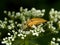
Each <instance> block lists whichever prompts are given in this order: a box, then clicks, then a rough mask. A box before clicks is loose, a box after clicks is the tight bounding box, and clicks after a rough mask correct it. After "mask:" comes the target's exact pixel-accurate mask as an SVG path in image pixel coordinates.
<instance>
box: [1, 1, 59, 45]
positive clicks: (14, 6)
mask: <svg viewBox="0 0 60 45" xmlns="http://www.w3.org/2000/svg"><path fill="white" fill-rule="evenodd" d="M21 6H22V7H23V8H28V9H29V10H30V9H31V8H32V7H34V8H36V9H45V10H46V15H48V12H49V11H50V9H51V8H54V9H55V10H60V0H0V19H2V18H1V17H4V16H3V11H4V10H7V11H16V12H18V11H19V8H20V7H21ZM0 45H1V44H0Z"/></svg>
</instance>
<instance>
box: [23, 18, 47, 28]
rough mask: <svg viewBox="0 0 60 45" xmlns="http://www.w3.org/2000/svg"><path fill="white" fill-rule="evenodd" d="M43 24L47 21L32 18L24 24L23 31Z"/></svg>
mask: <svg viewBox="0 0 60 45" xmlns="http://www.w3.org/2000/svg"><path fill="white" fill-rule="evenodd" d="M45 22H47V20H45V19H43V18H32V19H30V20H28V21H27V22H26V24H25V25H24V29H26V28H27V27H32V26H33V25H39V24H41V23H45Z"/></svg>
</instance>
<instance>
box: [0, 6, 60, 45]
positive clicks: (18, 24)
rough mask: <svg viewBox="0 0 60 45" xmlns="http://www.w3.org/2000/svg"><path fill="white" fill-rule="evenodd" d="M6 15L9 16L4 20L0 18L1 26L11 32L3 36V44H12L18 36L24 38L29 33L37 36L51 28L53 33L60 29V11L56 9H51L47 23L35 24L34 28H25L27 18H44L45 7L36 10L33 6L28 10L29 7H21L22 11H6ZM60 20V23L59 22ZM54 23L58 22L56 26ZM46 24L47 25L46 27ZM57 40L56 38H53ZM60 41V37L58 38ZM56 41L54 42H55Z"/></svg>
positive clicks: (55, 44)
mask: <svg viewBox="0 0 60 45" xmlns="http://www.w3.org/2000/svg"><path fill="white" fill-rule="evenodd" d="M4 13H5V15H7V14H8V15H7V16H8V17H9V19H8V17H5V18H4V21H2V20H0V28H3V29H7V30H9V31H10V32H11V33H12V34H11V33H10V32H8V33H7V34H8V37H5V38H3V41H2V44H6V45H12V42H13V41H15V39H16V38H17V37H19V38H20V39H22V40H24V39H25V38H26V37H27V36H28V35H32V36H36V37H38V36H39V35H40V34H41V33H45V30H47V29H48V30H51V32H53V33H59V30H58V29H60V21H59V20H60V12H59V11H54V9H51V11H50V12H49V21H47V22H46V23H44V24H43V23H41V24H39V25H38V26H35V25H33V26H32V28H28V27H27V28H26V29H24V28H25V25H24V24H25V23H26V21H27V20H30V19H31V18H34V17H35V18H36V17H38V18H40V17H41V18H42V17H43V16H44V13H45V9H42V10H36V9H35V8H32V9H31V10H28V9H27V8H25V9H23V8H22V7H21V8H20V12H16V13H15V12H14V11H13V12H10V11H8V12H7V11H4ZM57 22H58V23H57ZM54 23H56V25H57V26H58V27H56V26H54ZM45 26H46V27H47V28H46V29H45ZM53 40H54V41H55V38H53ZM57 40H58V41H60V39H57ZM53 43H54V44H53ZM51 45H59V44H58V43H55V42H52V41H51Z"/></svg>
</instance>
